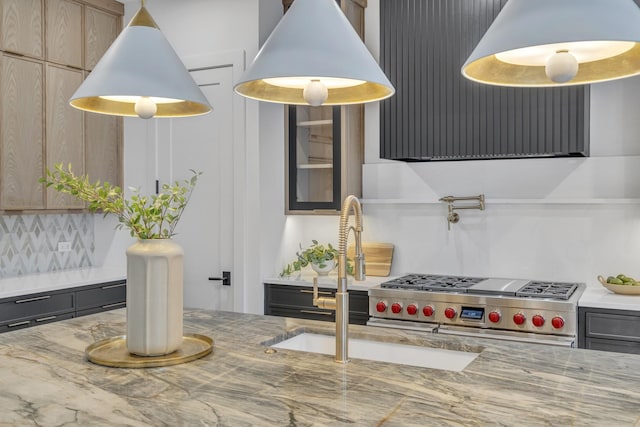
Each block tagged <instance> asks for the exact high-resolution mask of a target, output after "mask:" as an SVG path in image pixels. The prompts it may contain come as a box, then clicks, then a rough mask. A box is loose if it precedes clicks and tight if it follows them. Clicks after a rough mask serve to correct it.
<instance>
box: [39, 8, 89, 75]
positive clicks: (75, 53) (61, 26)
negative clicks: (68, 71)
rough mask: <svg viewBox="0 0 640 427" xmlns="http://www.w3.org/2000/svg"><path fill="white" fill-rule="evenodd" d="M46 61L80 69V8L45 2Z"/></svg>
mask: <svg viewBox="0 0 640 427" xmlns="http://www.w3.org/2000/svg"><path fill="white" fill-rule="evenodd" d="M46 14H47V15H46V16H47V26H46V27H47V29H46V35H47V38H46V41H47V61H50V62H55V63H57V64H62V65H69V66H72V67H75V68H82V6H81V5H80V4H78V3H75V2H72V1H69V0H47V2H46Z"/></svg>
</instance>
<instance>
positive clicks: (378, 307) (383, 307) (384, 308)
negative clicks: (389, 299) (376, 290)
mask: <svg viewBox="0 0 640 427" xmlns="http://www.w3.org/2000/svg"><path fill="white" fill-rule="evenodd" d="M376 311H377V312H378V313H384V312H385V311H387V304H385V302H384V301H379V302H378V303H377V304H376Z"/></svg>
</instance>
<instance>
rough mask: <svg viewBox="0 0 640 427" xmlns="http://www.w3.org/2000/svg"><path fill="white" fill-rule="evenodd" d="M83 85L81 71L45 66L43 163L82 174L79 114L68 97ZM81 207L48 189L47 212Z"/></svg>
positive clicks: (70, 197)
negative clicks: (45, 131)
mask: <svg viewBox="0 0 640 427" xmlns="http://www.w3.org/2000/svg"><path fill="white" fill-rule="evenodd" d="M81 83H82V72H81V71H76V70H71V69H68V68H64V67H58V66H55V65H47V145H46V153H47V155H46V158H47V161H46V164H47V167H48V168H49V169H53V167H54V166H55V165H56V164H57V163H64V164H65V166H66V165H67V164H69V163H71V166H72V168H73V171H74V173H75V174H77V175H80V174H83V173H84V139H83V120H82V119H83V117H82V114H83V113H82V112H81V111H80V110H77V109H75V108H73V107H71V106H70V105H69V102H68V100H69V98H70V97H71V95H72V94H73V92H75V90H76V89H77V88H78V86H80V84H81ZM83 207H84V204H83V203H82V202H81V201H79V200H78V199H76V198H75V197H73V196H70V195H67V194H63V193H59V192H57V191H55V190H53V189H51V188H49V189H48V190H47V208H48V209H81V208H83Z"/></svg>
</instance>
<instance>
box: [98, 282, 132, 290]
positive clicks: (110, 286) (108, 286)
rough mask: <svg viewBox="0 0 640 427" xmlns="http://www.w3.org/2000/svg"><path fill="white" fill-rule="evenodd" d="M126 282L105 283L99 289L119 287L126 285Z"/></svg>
mask: <svg viewBox="0 0 640 427" xmlns="http://www.w3.org/2000/svg"><path fill="white" fill-rule="evenodd" d="M126 285H127V284H126V283H116V284H115V285H106V286H102V287H101V288H100V289H112V288H121V287H123V286H126Z"/></svg>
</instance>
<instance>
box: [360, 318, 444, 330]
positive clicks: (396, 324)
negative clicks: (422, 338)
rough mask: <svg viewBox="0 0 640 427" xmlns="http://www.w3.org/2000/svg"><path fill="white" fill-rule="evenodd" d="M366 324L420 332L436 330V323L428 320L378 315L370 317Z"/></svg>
mask: <svg viewBox="0 0 640 427" xmlns="http://www.w3.org/2000/svg"><path fill="white" fill-rule="evenodd" d="M367 326H376V327H379V328H394V329H408V330H411V331H420V332H432V333H436V332H438V324H437V323H428V322H411V321H407V320H393V319H381V318H378V317H370V318H369V320H368V321H367Z"/></svg>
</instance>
